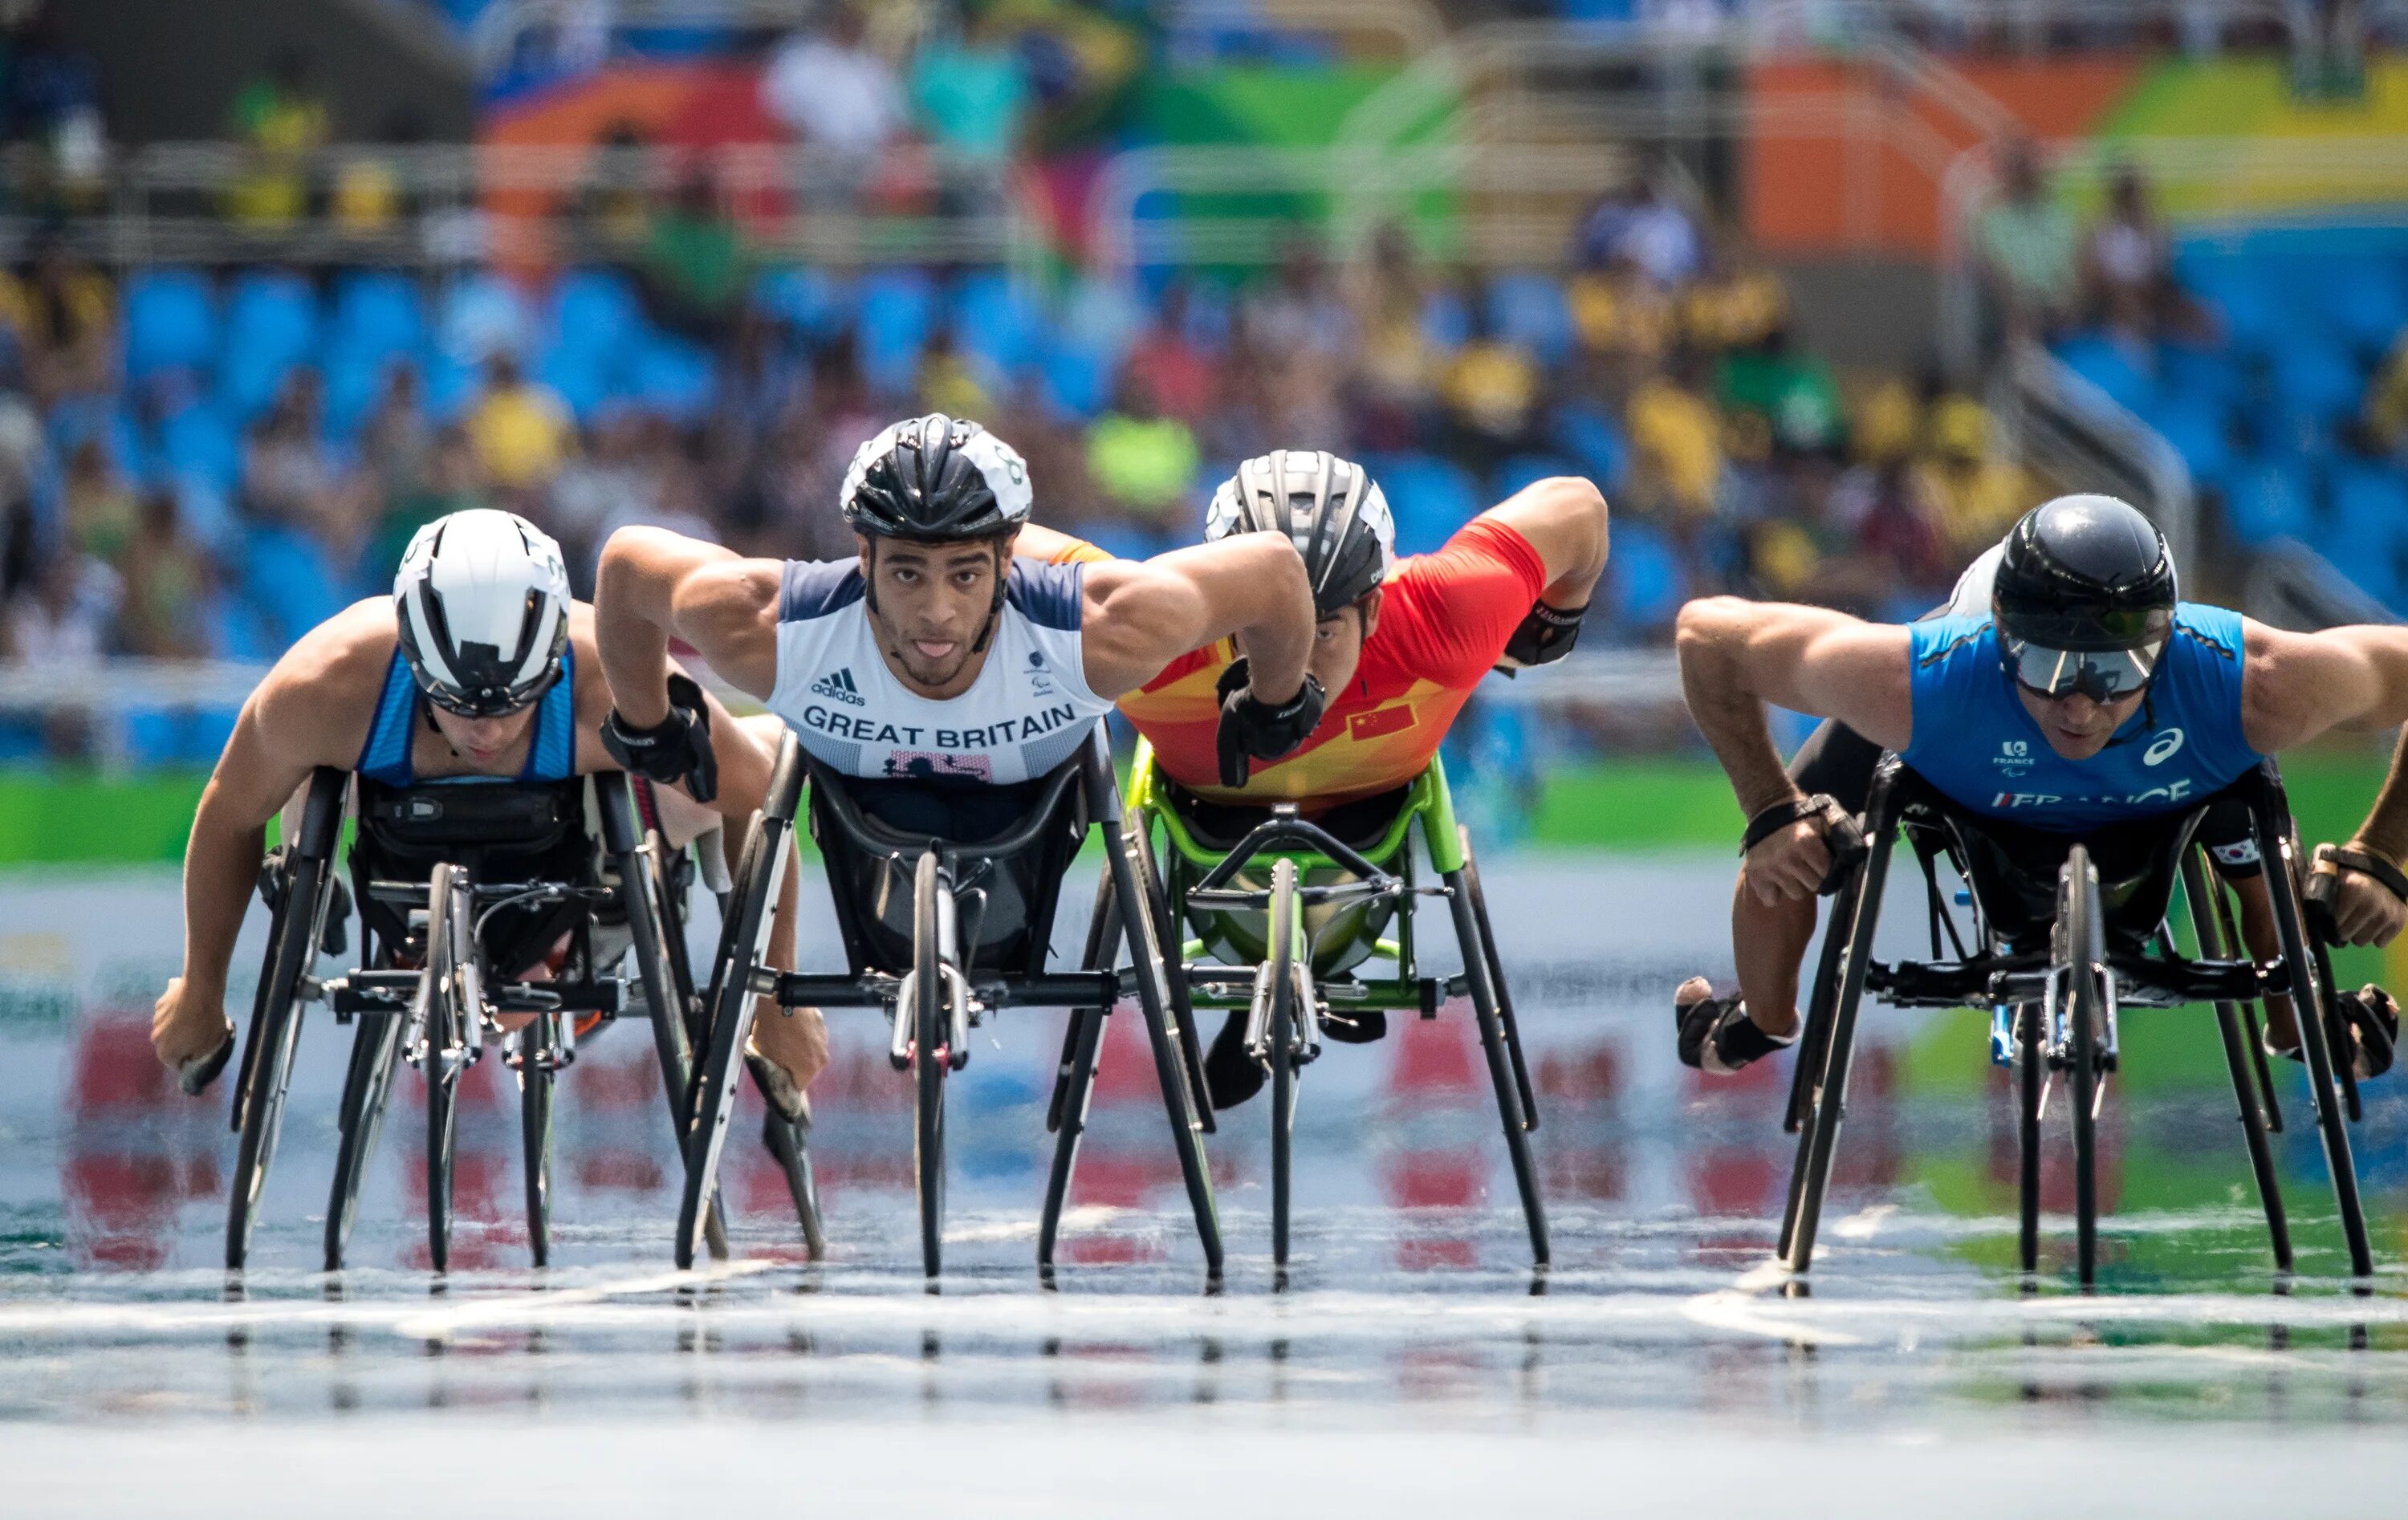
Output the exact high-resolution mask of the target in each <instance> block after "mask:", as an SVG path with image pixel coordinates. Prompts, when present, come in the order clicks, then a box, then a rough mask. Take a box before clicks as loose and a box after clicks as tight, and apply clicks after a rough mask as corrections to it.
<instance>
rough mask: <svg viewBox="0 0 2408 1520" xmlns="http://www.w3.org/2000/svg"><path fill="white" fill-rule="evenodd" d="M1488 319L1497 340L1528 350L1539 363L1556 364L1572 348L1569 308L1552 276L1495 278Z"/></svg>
mask: <svg viewBox="0 0 2408 1520" xmlns="http://www.w3.org/2000/svg"><path fill="white" fill-rule="evenodd" d="M1488 320H1489V321H1490V322H1491V323H1494V324H1495V326H1496V332H1497V336H1498V337H1502V338H1505V339H1508V340H1509V341H1512V342H1515V343H1519V344H1521V345H1523V346H1524V347H1526V348H1527V349H1528V350H1529V351H1531V352H1532V353H1534V354H1537V355H1538V357H1539V362H1540V363H1541V364H1547V365H1553V364H1555V363H1556V362H1557V361H1559V360H1561V359H1562V358H1563V356H1564V354H1565V353H1566V352H1567V351H1570V348H1571V346H1572V313H1571V308H1570V305H1568V304H1567V303H1566V302H1565V300H1564V286H1563V281H1562V280H1558V279H1557V278H1556V277H1555V276H1554V275H1548V274H1539V273H1536V272H1534V271H1518V272H1514V273H1509V274H1501V275H1498V277H1497V278H1496V279H1495V280H1491V281H1490V282H1489V285H1488Z"/></svg>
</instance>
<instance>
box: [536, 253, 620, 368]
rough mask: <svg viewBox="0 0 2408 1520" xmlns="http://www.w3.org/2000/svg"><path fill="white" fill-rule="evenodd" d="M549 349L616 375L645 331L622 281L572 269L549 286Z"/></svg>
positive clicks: (611, 275)
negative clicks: (550, 288) (550, 292)
mask: <svg viewBox="0 0 2408 1520" xmlns="http://www.w3.org/2000/svg"><path fill="white" fill-rule="evenodd" d="M546 325H547V326H548V327H549V329H550V335H549V351H552V352H554V353H565V354H568V355H571V356H574V357H575V358H576V359H577V360H579V361H580V362H581V363H586V364H592V365H596V366H600V367H602V368H604V369H607V370H612V371H615V370H616V369H617V368H618V367H619V366H620V365H621V363H622V362H623V361H624V358H625V356H626V355H628V354H629V353H631V352H632V351H634V349H635V346H636V344H637V343H638V340H639V339H640V338H641V337H642V336H643V333H644V312H643V308H642V307H641V306H640V305H638V303H637V300H636V293H635V290H634V288H633V287H631V286H630V285H629V284H628V283H627V280H626V277H625V276H624V275H621V274H619V273H617V272H616V271H614V270H609V269H572V270H570V271H569V272H568V273H566V274H565V275H563V276H561V277H560V281H559V283H558V284H556V285H554V286H553V287H552V308H551V312H550V321H549V322H548V323H547V324H546Z"/></svg>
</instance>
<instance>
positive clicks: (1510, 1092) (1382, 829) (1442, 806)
mask: <svg viewBox="0 0 2408 1520" xmlns="http://www.w3.org/2000/svg"><path fill="white" fill-rule="evenodd" d="M1128 797H1129V810H1128V823H1127V825H1126V826H1125V833H1126V837H1127V849H1128V851H1129V853H1130V854H1131V856H1132V858H1133V861H1134V864H1135V866H1136V868H1137V869H1136V871H1135V875H1136V876H1137V878H1138V882H1139V884H1140V888H1141V889H1142V890H1144V891H1145V892H1146V893H1147V895H1148V904H1147V906H1148V908H1149V909H1150V912H1149V913H1148V915H1147V916H1149V917H1150V918H1151V919H1152V920H1154V922H1157V923H1161V924H1166V925H1183V926H1184V927H1185V928H1188V929H1192V930H1193V931H1194V936H1195V937H1194V938H1192V939H1189V938H1184V937H1183V938H1182V939H1181V940H1179V941H1177V948H1178V954H1177V957H1176V959H1177V962H1178V966H1177V971H1176V974H1174V975H1173V976H1172V977H1171V979H1170V986H1171V996H1172V997H1173V999H1174V1002H1175V1004H1176V1005H1177V1006H1176V1008H1175V1012H1176V1015H1177V1021H1178V1023H1179V1025H1180V1026H1181V1027H1182V1028H1183V1029H1192V1028H1194V1027H1195V1010H1197V1009H1199V1008H1203V1009H1217V1010H1223V1011H1233V1010H1240V1009H1241V1010H1244V1011H1245V1013H1246V1025H1245V1041H1246V1051H1247V1054H1248V1055H1249V1056H1250V1057H1251V1058H1252V1059H1253V1060H1254V1061H1255V1062H1256V1063H1257V1064H1259V1065H1260V1066H1261V1067H1262V1068H1264V1069H1265V1070H1266V1071H1267V1072H1268V1073H1269V1088H1270V1126H1271V1258H1272V1262H1273V1264H1274V1265H1275V1266H1276V1267H1278V1268H1280V1269H1284V1268H1285V1267H1286V1265H1287V1259H1288V1243H1289V1221H1290V1213H1291V1199H1292V1197H1293V1187H1292V1180H1293V1176H1294V1170H1295V1145H1294V1140H1295V1129H1296V1105H1297V1083H1298V1079H1299V1077H1300V1075H1301V1073H1302V1071H1303V1068H1305V1067H1307V1066H1309V1065H1311V1064H1312V1061H1313V1060H1314V1059H1315V1058H1316V1057H1317V1056H1318V1055H1319V1054H1320V1053H1321V1046H1322V1040H1323V1035H1324V1032H1325V1030H1326V1028H1327V1027H1328V1026H1329V1025H1331V1024H1332V1023H1333V1022H1344V1023H1351V1022H1352V1020H1353V1018H1354V1016H1355V1014H1357V1013H1360V1012H1369V1011H1381V1012H1383V1013H1384V1012H1391V1011H1418V1012H1419V1013H1420V1014H1421V1015H1422V1016H1423V1017H1425V1018H1435V1017H1436V1016H1437V1014H1438V1009H1439V1005H1440V1003H1441V1001H1443V1000H1444V999H1446V998H1449V997H1462V996H1465V995H1467V994H1468V995H1469V997H1470V998H1471V1004H1472V1010H1473V1013H1474V1016H1475V1018H1476V1020H1477V1022H1478V1025H1479V1028H1480V1043H1481V1048H1482V1050H1483V1052H1484V1054H1485V1055H1486V1058H1487V1063H1488V1075H1489V1080H1490V1083H1492V1085H1493V1086H1494V1087H1495V1089H1496V1093H1497V1111H1498V1118H1499V1120H1500V1121H1501V1122H1502V1125H1503V1127H1504V1131H1505V1145H1506V1150H1507V1152H1508V1153H1509V1154H1510V1155H1511V1157H1512V1164H1513V1181H1514V1183H1515V1186H1516V1187H1517V1188H1518V1189H1519V1191H1520V1194H1521V1199H1522V1214H1523V1219H1524V1222H1525V1223H1526V1224H1527V1226H1528V1228H1529V1234H1530V1254H1531V1255H1532V1257H1533V1258H1534V1260H1535V1261H1536V1262H1537V1264H1538V1265H1540V1266H1541V1267H1543V1266H1545V1265H1546V1264H1547V1262H1548V1256H1549V1252H1548V1243H1547V1217H1546V1208H1545V1205H1544V1203H1543V1202H1542V1201H1541V1198H1540V1196H1539V1181H1538V1174H1537V1170H1536V1168H1535V1166H1534V1164H1533V1162H1532V1160H1531V1155H1530V1140H1529V1133H1530V1131H1532V1130H1535V1129H1536V1128H1538V1126H1539V1119H1538V1105H1537V1101H1536V1097H1535V1095H1534V1094H1533V1092H1532V1090H1531V1086H1530V1074H1529V1069H1528V1067H1527V1063H1526V1062H1525V1061H1524V1059H1523V1055H1522V1042H1521V1036H1520V1032H1519V1030H1518V1028H1517V1027H1516V1025H1515V1023H1514V1018H1513V1005H1512V999H1511V997H1510V995H1509V994H1508V993H1507V991H1506V985H1505V975H1504V968H1503V966H1502V964H1501V963H1500V962H1499V961H1498V955H1497V939H1496V936H1495V934H1494V933H1493V932H1492V931H1491V929H1490V927H1489V923H1488V904H1487V899H1486V898H1485V897H1484V896H1482V894H1481V890H1480V872H1479V868H1478V867H1477V866H1476V865H1475V864H1474V862H1473V860H1472V855H1471V839H1470V836H1469V834H1468V833H1467V832H1466V831H1465V830H1464V829H1463V827H1462V826H1461V825H1458V824H1457V823H1456V822H1455V805H1454V801H1453V797H1452V795H1451V794H1450V793H1449V791H1448V789H1447V783H1446V771H1445V768H1444V767H1443V766H1442V765H1441V763H1440V762H1439V761H1438V760H1437V759H1435V758H1433V759H1432V760H1431V761H1430V763H1429V766H1428V767H1427V768H1426V769H1425V770H1424V771H1423V772H1422V773H1421V775H1419V776H1418V777H1416V778H1415V779H1414V780H1413V781H1412V783H1411V784H1410V785H1407V786H1404V787H1400V788H1398V790H1396V791H1395V792H1392V793H1387V794H1383V795H1382V796H1376V797H1370V798H1366V799H1364V800H1363V801H1361V802H1359V803H1350V804H1346V805H1344V806H1342V807H1341V808H1340V809H1337V810H1332V811H1331V812H1330V813H1329V814H1328V815H1326V816H1325V817H1324V818H1323V819H1321V820H1319V821H1318V822H1314V821H1308V820H1305V819H1303V818H1300V817H1298V816H1297V810H1296V808H1295V806H1294V805H1293V804H1281V805H1278V806H1274V807H1271V808H1269V809H1263V808H1236V807H1225V806H1221V805H1219V804H1213V803H1209V802H1206V801H1204V800H1202V799H1200V798H1198V797H1197V796H1194V795H1193V794H1191V793H1189V792H1187V791H1186V790H1184V789H1183V788H1182V787H1181V786H1180V785H1179V784H1178V783H1177V782H1174V781H1172V780H1171V779H1170V777H1169V776H1168V775H1167V774H1166V773H1164V772H1163V770H1162V769H1161V767H1159V766H1158V765H1156V764H1155V762H1154V751H1153V747H1152V746H1151V745H1148V744H1145V743H1143V742H1140V744H1139V747H1138V753H1137V761H1136V765H1135V767H1134V768H1133V770H1132V771H1131V775H1130V781H1129V793H1128ZM1157 829H1158V830H1159V831H1160V833H1161V836H1162V839H1163V840H1164V842H1165V844H1166V845H1167V847H1168V848H1167V851H1166V852H1165V853H1164V855H1163V857H1162V858H1163V861H1164V864H1165V867H1166V868H1167V869H1165V870H1161V871H1157V870H1156V868H1155V867H1154V832H1155V831H1156V830H1157ZM1415 834H1418V835H1419V836H1420V838H1421V843H1422V853H1424V854H1425V855H1426V856H1427V858H1428V861H1429V865H1430V868H1432V869H1433V870H1435V871H1436V872H1437V873H1438V875H1439V878H1440V884H1439V885H1436V886H1431V885H1426V884H1423V883H1422V882H1420V881H1419V880H1418V879H1417V874H1416V871H1417V868H1416V865H1415V860H1414V853H1413V850H1412V837H1413V836H1414V835H1415ZM1341 835H1343V836H1351V837H1352V841H1353V842H1350V839H1348V838H1342V837H1341ZM1120 890H1122V888H1121V884H1120V883H1119V882H1117V881H1116V879H1114V878H1111V877H1108V878H1106V879H1105V880H1104V881H1103V882H1100V883H1098V887H1097V891H1098V896H1099V900H1098V902H1097V912H1096V921H1097V924H1098V925H1102V924H1104V923H1106V922H1107V921H1108V920H1109V919H1110V918H1111V916H1112V915H1113V914H1114V912H1115V911H1116V909H1117V906H1118V901H1119V900H1120V899H1117V898H1116V896H1115V894H1116V893H1117V892H1119V891H1120ZM1432 896H1435V897H1444V898H1445V899H1446V901H1447V907H1448V910H1449V911H1450V912H1451V913H1452V915H1453V918H1454V926H1455V942H1456V944H1457V945H1458V946H1459V947H1460V949H1461V951H1462V955H1463V965H1464V969H1463V970H1462V972H1460V973H1459V974H1457V975H1455V976H1451V977H1429V976H1424V975H1422V974H1421V972H1420V969H1419V962H1418V959H1417V956H1416V953H1415V946H1414V923H1413V909H1414V905H1415V904H1416V903H1417V902H1418V901H1419V900H1420V899H1421V898H1423V897H1432ZM1392 925H1393V927H1394V930H1395V933H1394V938H1383V935H1385V934H1386V933H1387V931H1388V930H1389V929H1390V927H1391V926H1392ZM1375 958H1376V959H1381V960H1385V961H1388V962H1390V963H1392V966H1393V970H1392V972H1391V974H1389V975H1387V976H1385V977H1362V976H1358V975H1357V974H1356V972H1357V969H1358V968H1361V967H1363V966H1364V965H1365V964H1366V963H1367V962H1369V961H1372V960H1374V959H1375ZM1101 1035H1102V1017H1101V1014H1100V1012H1099V1011H1097V1010H1093V1009H1082V1010H1080V1011H1077V1012H1076V1013H1075V1014H1074V1015H1073V1017H1072V1021H1071V1025H1070V1028H1069V1030H1068V1035H1067V1037H1066V1040H1065V1045H1064V1051H1063V1061H1062V1069H1061V1075H1060V1077H1059V1078H1058V1080H1057V1081H1056V1083H1055V1084H1054V1100H1053V1104H1052V1109H1051V1111H1050V1113H1049V1115H1048V1122H1049V1124H1050V1125H1052V1126H1054V1127H1055V1128H1056V1129H1057V1130H1058V1131H1059V1132H1060V1139H1059V1140H1058V1141H1057V1149H1056V1159H1055V1164H1054V1177H1053V1179H1052V1182H1051V1183H1050V1184H1049V1187H1048V1191H1047V1195H1046V1217H1047V1218H1048V1219H1049V1220H1050V1219H1053V1218H1054V1217H1055V1216H1056V1215H1057V1214H1058V1213H1059V1211H1060V1205H1061V1200H1062V1196H1063V1192H1064V1189H1065V1188H1066V1187H1067V1185H1068V1179H1069V1168H1068V1161H1069V1154H1070V1153H1071V1152H1072V1150H1073V1149H1074V1148H1075V1146H1076V1143H1077V1133H1078V1126H1079V1125H1080V1123H1081V1122H1082V1115H1083V1114H1084V1112H1085V1111H1086V1104H1087V1098H1088V1094H1089V1092H1090V1090H1091V1088H1092V1086H1093V1083H1094V1080H1095V1073H1096V1064H1095V1058H1096V1050H1097V1044H1098V1041H1099V1040H1100V1039H1101ZM1201 1084H1202V1079H1201V1075H1200V1073H1199V1074H1198V1075H1197V1085H1198V1088H1199V1090H1200V1088H1201ZM1049 1245H1050V1240H1049Z"/></svg>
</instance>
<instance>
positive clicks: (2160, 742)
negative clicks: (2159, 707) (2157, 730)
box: [2141, 728, 2183, 766]
mask: <svg viewBox="0 0 2408 1520" xmlns="http://www.w3.org/2000/svg"><path fill="white" fill-rule="evenodd" d="M2182 747H2183V731H2182V730H2181V729H2179V728H2169V729H2167V730H2166V731H2165V732H2164V733H2162V734H2159V735H2158V736H2157V738H2156V740H2155V741H2153V742H2152V743H2151V744H2150V745H2149V747H2148V748H2147V749H2145V750H2143V751H2142V752H2141V764H2143V765H2144V766H2162V765H2164V764H2165V763H2166V762H2167V761H2169V760H2171V759H2172V758H2173V757H2174V752H2175V751H2177V750H2179V749H2181V748H2182Z"/></svg>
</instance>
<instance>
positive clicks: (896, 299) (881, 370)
mask: <svg viewBox="0 0 2408 1520" xmlns="http://www.w3.org/2000/svg"><path fill="white" fill-rule="evenodd" d="M936 314H937V288H936V285H935V283H934V281H932V280H929V278H928V277H927V275H926V274H925V272H923V271H921V270H918V269H906V268H894V269H880V270H877V271H875V272H874V273H872V274H870V275H868V276H867V277H865V278H864V279H863V280H862V282H861V303H860V307H859V308H858V311H857V314H856V316H855V319H854V328H853V330H854V332H855V333H857V334H858V335H859V336H860V339H861V370H862V373H863V374H864V375H866V376H867V377H868V379H869V383H870V384H871V385H873V386H875V387H876V388H877V389H879V390H881V391H883V392H886V393H887V394H893V395H901V394H908V393H909V392H910V390H911V387H912V383H913V381H914V380H917V378H918V376H919V369H920V351H921V350H923V349H924V348H925V347H926V346H927V342H928V334H929V333H930V332H931V331H932V330H933V327H934V323H935V321H936Z"/></svg>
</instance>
